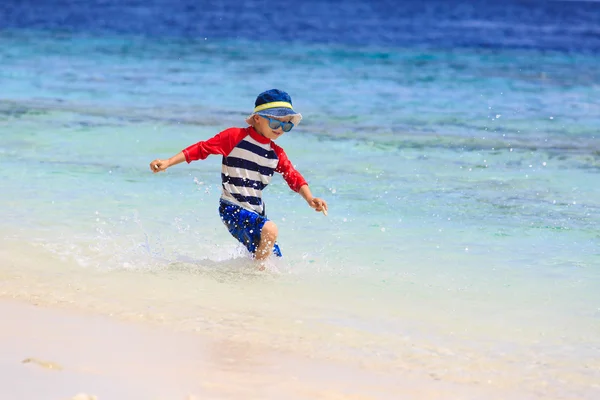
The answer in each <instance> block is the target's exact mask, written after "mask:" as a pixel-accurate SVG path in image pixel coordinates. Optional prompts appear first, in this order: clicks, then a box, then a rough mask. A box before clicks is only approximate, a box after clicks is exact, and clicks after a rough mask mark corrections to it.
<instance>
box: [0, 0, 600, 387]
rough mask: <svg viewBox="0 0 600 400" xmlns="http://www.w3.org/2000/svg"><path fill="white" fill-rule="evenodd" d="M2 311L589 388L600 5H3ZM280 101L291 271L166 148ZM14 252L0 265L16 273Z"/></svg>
mask: <svg viewBox="0 0 600 400" xmlns="http://www.w3.org/2000/svg"><path fill="white" fill-rule="evenodd" d="M0 7H1V8H0V21H1V25H0V27H1V30H0V88H1V94H0V167H1V172H0V174H1V178H2V194H3V196H2V197H1V198H0V217H1V219H2V227H1V228H0V229H1V232H0V233H1V241H2V249H3V254H4V259H5V262H4V263H3V265H2V266H0V267H1V268H2V270H1V271H0V276H1V277H2V281H1V283H0V294H1V295H2V296H3V297H16V298H23V299H28V300H29V301H35V302H38V303H44V304H57V305H63V306H66V305H69V306H76V307H78V308H80V309H84V310H89V311H96V312H101V313H104V314H110V315H114V316H118V317H122V318H132V319H136V320H140V321H146V322H158V323H166V324H169V325H170V326H172V327H174V328H176V329H181V330H186V331H196V332H199V333H204V334H214V335H215V336H218V337H229V338H243V340H246V341H250V342H252V343H258V344H261V345H264V346H268V347H272V348H276V349H283V350H285V351H293V352H297V353H299V354H303V355H306V356H309V357H314V358H319V357H322V358H327V359H335V360H340V361H342V362H346V363H358V364H360V365H361V366H362V367H364V368H373V369H375V370H378V371H387V372H389V373H391V374H401V373H405V372H406V371H413V372H414V371H418V372H421V373H422V374H423V375H425V376H427V377H430V378H431V379H435V380H443V381H448V382H458V383H466V384H473V385H476V384H477V385H482V384H485V385H488V386H489V387H490V389H491V390H496V391H499V390H503V389H506V388H513V389H516V390H517V393H520V394H521V395H522V397H523V398H589V399H592V398H596V397H597V396H598V395H600V386H599V384H598V382H600V361H599V360H600V294H599V292H598V289H599V285H600V230H599V228H598V226H599V224H600V217H599V212H600V185H598V178H599V177H600V175H599V172H600V138H599V137H598V135H599V131H598V129H599V127H600V69H599V68H598V65H600V30H599V28H598V21H599V20H600V5H598V4H596V3H594V2H541V1H539V2H527V3H520V2H507V3H504V2H503V3H502V5H491V6H490V5H488V4H484V3H483V2H477V1H473V2H459V1H449V2H445V1H444V2H442V1H434V0H430V1H425V2H408V1H404V2H393V3H390V2H385V1H374V2H370V1H351V2H337V1H331V2H311V1H309V2H302V3H301V4H296V5H295V6H294V7H293V8H292V9H291V10H288V11H285V10H283V9H280V8H279V7H278V8H276V9H274V8H270V7H266V6H265V3H263V2H260V1H251V2H244V3H243V4H238V3H237V2H232V1H231V2H230V1H225V2H219V3H216V2H215V3H211V4H210V6H207V7H200V6H198V5H195V4H194V2H178V3H176V4H167V3H164V4H163V3H162V2H159V1H154V2H145V3H143V4H142V3H137V2H136V3H134V2H131V3H129V4H125V5H123V4H121V2H116V1H112V0H111V1H103V2H100V1H98V2H96V1H93V2H86V3H85V5H84V4H79V3H69V2H65V3H64V4H60V5H55V6H52V7H51V8H49V7H50V6H48V5H44V4H38V5H36V6H35V7H33V6H31V7H27V6H25V5H23V4H20V3H19V2H16V1H13V2H7V3H3V5H2V6H0ZM270 88H280V89H283V90H286V91H288V92H289V93H290V94H291V96H292V98H293V104H294V107H295V108H296V109H297V110H298V111H300V112H301V113H302V114H303V115H304V119H303V121H302V123H301V124H300V125H299V126H298V127H296V128H294V130H293V131H292V132H290V133H286V134H285V135H284V136H283V137H282V138H280V139H278V141H277V144H279V145H280V146H282V147H283V148H284V149H285V150H286V152H287V154H288V156H289V157H290V159H291V160H292V162H293V163H294V165H295V166H296V167H297V169H298V170H299V171H300V172H301V173H302V174H303V175H304V177H305V178H306V179H307V181H308V182H309V185H310V188H311V190H312V192H313V194H314V195H315V196H318V197H321V198H323V199H325V200H326V201H327V202H328V205H329V213H328V216H324V215H322V214H320V213H316V212H315V211H314V210H312V209H311V208H310V207H308V206H307V205H306V203H305V202H304V200H302V198H301V197H300V196H299V195H297V194H296V193H294V192H292V191H291V190H290V189H289V188H288V187H287V185H286V183H285V182H284V181H283V179H281V177H280V176H277V177H275V178H274V179H273V183H272V184H271V185H270V186H269V188H268V189H267V190H266V191H265V193H264V198H265V202H266V209H267V213H268V216H269V218H270V219H271V220H273V221H274V222H275V223H276V224H277V225H278V227H279V239H278V240H279V243H280V245H281V249H282V252H283V254H284V257H283V258H282V259H281V260H271V262H270V264H269V270H268V271H267V272H265V273H259V272H257V271H256V270H255V268H254V265H253V264H252V262H250V261H249V259H248V255H247V254H246V252H245V250H244V248H243V247H241V246H240V245H239V244H237V242H236V241H235V240H234V239H233V238H232V237H231V236H230V235H229V233H228V232H227V230H226V229H225V227H224V226H223V224H222V222H221V221H220V219H219V216H218V210H217V209H218V199H219V196H220V190H221V187H220V162H221V160H220V157H218V156H211V157H209V159H207V160H204V161H198V162H194V163H192V164H190V165H186V164H181V165H178V166H175V167H173V168H171V169H169V170H168V171H166V172H165V173H161V174H156V175H155V174H152V173H151V171H150V169H149V162H150V161H151V160H153V159H154V158H167V157H170V156H172V155H174V154H176V153H177V152H179V151H181V150H182V149H183V148H185V147H186V146H188V145H190V144H193V143H195V142H197V141H200V140H205V139H208V138H210V137H212V136H213V135H215V134H216V133H218V132H220V131H221V130H223V129H225V128H228V127H230V126H244V118H245V117H246V116H247V115H248V114H249V113H250V112H251V110H252V108H253V102H254V99H255V97H256V95H257V94H258V93H259V92H261V91H263V90H266V89H270ZM7 260H11V261H10V262H9V261H7Z"/></svg>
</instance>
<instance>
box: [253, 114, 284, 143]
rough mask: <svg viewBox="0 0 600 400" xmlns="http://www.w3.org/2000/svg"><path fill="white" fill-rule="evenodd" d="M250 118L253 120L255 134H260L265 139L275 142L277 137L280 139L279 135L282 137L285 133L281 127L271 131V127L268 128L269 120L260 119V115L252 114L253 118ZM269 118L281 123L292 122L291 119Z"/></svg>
mask: <svg viewBox="0 0 600 400" xmlns="http://www.w3.org/2000/svg"><path fill="white" fill-rule="evenodd" d="M252 118H253V119H254V129H255V130H256V132H258V133H260V134H261V135H263V136H264V137H266V138H267V139H271V140H276V139H277V138H278V137H280V136H281V135H283V134H284V133H285V132H283V129H282V127H281V126H280V127H279V128H277V129H271V127H269V120H268V119H266V118H263V117H261V116H260V115H256V114H254V116H253V117H252ZM270 118H271V119H276V120H278V121H281V122H290V121H291V120H292V117H277V118H276V117H270Z"/></svg>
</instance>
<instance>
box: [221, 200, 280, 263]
mask: <svg viewBox="0 0 600 400" xmlns="http://www.w3.org/2000/svg"><path fill="white" fill-rule="evenodd" d="M219 215H220V216H221V220H222V221H223V223H224V224H225V226H226V227H227V229H228V230H229V233H231V235H232V236H233V237H234V238H236V239H237V240H238V241H239V242H240V243H242V244H243V245H244V246H246V248H247V249H248V251H249V252H250V253H252V254H254V253H256V249H257V248H258V245H259V244H260V232H261V231H262V228H263V226H264V225H265V222H267V221H268V220H269V219H268V218H267V217H266V216H263V215H260V214H258V213H256V212H254V211H249V210H246V209H245V208H242V207H240V206H238V205H235V204H233V203H230V202H228V201H226V200H221V201H220V204H219ZM273 254H275V255H276V256H277V257H281V250H280V249H279V245H278V244H277V243H275V246H274V247H273Z"/></svg>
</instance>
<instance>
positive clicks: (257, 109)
mask: <svg viewBox="0 0 600 400" xmlns="http://www.w3.org/2000/svg"><path fill="white" fill-rule="evenodd" d="M254 114H259V115H263V116H265V117H287V116H291V117H292V122H293V123H294V125H298V124H299V123H300V120H302V114H300V113H297V112H296V111H294V108H293V107H292V98H291V97H290V95H289V94H287V93H286V92H284V91H282V90H279V89H270V90H267V91H265V92H262V93H261V94H259V95H258V97H257V98H256V101H255V102H254V112H253V113H252V114H251V115H250V116H249V117H248V118H247V119H246V122H248V123H249V124H250V120H251V118H252V115H254Z"/></svg>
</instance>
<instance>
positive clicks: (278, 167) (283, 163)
mask: <svg viewBox="0 0 600 400" xmlns="http://www.w3.org/2000/svg"><path fill="white" fill-rule="evenodd" d="M183 154H184V155H185V160H186V162H188V163H190V162H192V161H195V160H204V159H206V158H207V157H208V156H209V155H211V154H221V155H222V156H223V162H222V165H221V182H222V186H223V192H222V194H221V198H222V199H223V200H226V201H228V202H230V203H233V204H236V205H239V206H240V207H242V208H245V209H247V210H251V211H254V212H256V213H258V214H260V215H264V211H265V206H264V202H263V199H262V191H263V189H264V188H266V187H267V185H268V184H269V183H270V182H271V178H272V177H273V174H274V173H275V172H278V173H280V174H282V176H283V178H284V180H285V181H286V182H287V184H288V186H289V187H290V189H292V190H293V191H295V192H298V191H299V190H300V188H301V187H302V186H303V185H306V184H307V183H306V180H305V179H304V178H303V177H302V175H301V174H300V173H299V172H298V171H297V170H296V169H295V168H294V166H293V165H292V163H291V162H290V160H289V159H288V157H287V155H286V154H285V151H284V150H283V149H282V148H281V147H279V146H278V145H276V144H275V143H274V142H273V141H272V140H271V139H268V138H266V137H264V136H262V135H260V134H259V133H258V132H256V130H254V128H253V127H251V126H249V127H247V128H229V129H226V130H224V131H223V132H220V133H218V134H217V135H215V136H214V137H212V138H210V139H208V140H206V141H201V142H198V143H196V144H193V145H191V146H189V147H187V148H185V149H184V150H183Z"/></svg>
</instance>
